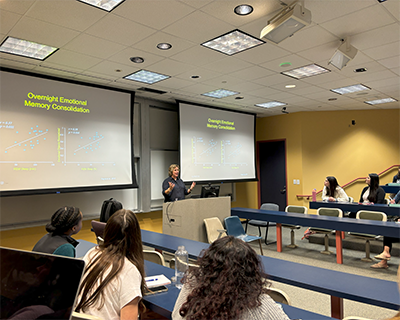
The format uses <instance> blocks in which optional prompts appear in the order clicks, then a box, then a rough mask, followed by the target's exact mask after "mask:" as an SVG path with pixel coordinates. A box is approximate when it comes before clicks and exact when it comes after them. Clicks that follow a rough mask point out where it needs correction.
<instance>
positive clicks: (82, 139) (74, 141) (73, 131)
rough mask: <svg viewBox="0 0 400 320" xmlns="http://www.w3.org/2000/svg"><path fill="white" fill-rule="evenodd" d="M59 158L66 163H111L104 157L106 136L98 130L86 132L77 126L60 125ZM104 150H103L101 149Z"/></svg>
mask: <svg viewBox="0 0 400 320" xmlns="http://www.w3.org/2000/svg"><path fill="white" fill-rule="evenodd" d="M58 140H59V147H58V149H59V158H60V161H61V162H62V163H64V164H65V165H66V164H87V163H90V164H103V165H104V164H113V165H115V163H114V162H112V161H107V160H106V159H104V156H105V153H104V152H105V151H106V148H103V143H104V142H105V141H106V137H105V136H103V135H102V134H101V133H100V132H97V131H96V132H93V133H91V134H87V133H86V132H82V130H81V129H79V128H77V127H68V128H67V127H62V128H60V130H59V139H58ZM103 150H104V151H103Z"/></svg>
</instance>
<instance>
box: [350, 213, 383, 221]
mask: <svg viewBox="0 0 400 320" xmlns="http://www.w3.org/2000/svg"><path fill="white" fill-rule="evenodd" d="M356 219H365V220H376V221H387V216H386V213H384V212H379V211H368V210H360V211H358V212H357V215H356Z"/></svg>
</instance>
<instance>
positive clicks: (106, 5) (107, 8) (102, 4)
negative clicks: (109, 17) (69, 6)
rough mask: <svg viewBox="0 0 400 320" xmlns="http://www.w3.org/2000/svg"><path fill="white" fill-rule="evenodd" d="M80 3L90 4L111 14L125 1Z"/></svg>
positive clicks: (103, 0)
mask: <svg viewBox="0 0 400 320" xmlns="http://www.w3.org/2000/svg"><path fill="white" fill-rule="evenodd" d="M78 1H80V2H84V3H87V4H90V5H91V6H94V7H97V8H100V9H102V10H105V11H108V12H110V11H112V10H113V9H114V8H115V7H116V6H118V5H119V4H120V3H121V2H124V1H125V0H78Z"/></svg>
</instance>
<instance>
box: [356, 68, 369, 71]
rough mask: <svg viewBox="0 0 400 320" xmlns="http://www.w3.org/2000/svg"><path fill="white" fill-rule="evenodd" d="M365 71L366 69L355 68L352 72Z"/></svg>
mask: <svg viewBox="0 0 400 320" xmlns="http://www.w3.org/2000/svg"><path fill="white" fill-rule="evenodd" d="M365 71H367V68H357V69H354V72H365Z"/></svg>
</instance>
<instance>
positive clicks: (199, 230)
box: [163, 197, 231, 243]
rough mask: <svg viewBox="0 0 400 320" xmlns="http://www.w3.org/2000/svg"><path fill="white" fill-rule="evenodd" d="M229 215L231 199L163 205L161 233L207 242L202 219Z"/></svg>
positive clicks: (221, 218) (176, 202)
mask: <svg viewBox="0 0 400 320" xmlns="http://www.w3.org/2000/svg"><path fill="white" fill-rule="evenodd" d="M230 215H231V197H217V198H204V199H201V198H196V199H185V200H180V201H174V202H166V203H164V205H163V233H164V234H168V235H172V236H176V237H181V238H185V239H189V240H195V241H201V242H206V243H207V242H208V240H207V234H206V229H205V226H204V221H203V219H206V218H211V217H218V218H219V219H220V220H221V222H222V223H223V221H224V218H226V217H228V216H230Z"/></svg>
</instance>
